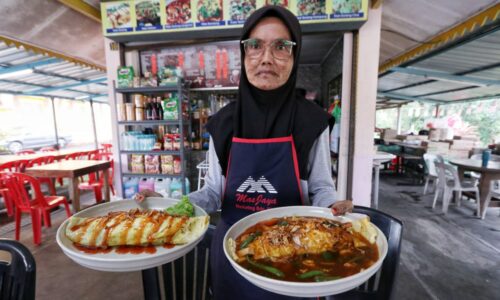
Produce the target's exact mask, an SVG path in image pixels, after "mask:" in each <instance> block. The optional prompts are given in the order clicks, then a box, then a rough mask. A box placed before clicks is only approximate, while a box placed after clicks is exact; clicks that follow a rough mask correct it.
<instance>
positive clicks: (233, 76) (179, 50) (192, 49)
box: [141, 42, 241, 88]
mask: <svg viewBox="0 0 500 300" xmlns="http://www.w3.org/2000/svg"><path fill="white" fill-rule="evenodd" d="M239 51H240V49H239V46H238V44H237V43H235V42H220V43H214V44H201V45H193V46H186V47H168V48H163V49H160V50H153V51H143V52H141V73H142V74H143V75H144V74H145V73H146V72H151V70H153V69H155V68H153V66H152V64H153V63H154V62H156V63H157V68H156V69H157V70H159V71H160V73H161V72H162V70H163V69H166V68H167V69H172V68H180V69H181V70H182V74H183V77H184V81H185V82H187V83H189V85H190V87H191V88H210V87H229V86H238V84H239V79H240V69H241V61H240V52H239ZM153 57H156V59H155V58H153Z"/></svg>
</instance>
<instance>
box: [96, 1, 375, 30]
mask: <svg viewBox="0 0 500 300" xmlns="http://www.w3.org/2000/svg"><path fill="white" fill-rule="evenodd" d="M265 5H279V6H282V7H285V8H287V9H288V10H290V11H291V12H292V13H293V14H295V15H296V16H297V19H299V22H300V23H301V24H320V23H335V22H357V21H366V19H367V12H368V0H127V1H123V0H122V1H114V2H103V3H101V11H102V19H103V22H102V23H103V32H104V35H105V36H116V35H134V34H144V33H168V32H179V31H180V32H182V31H193V30H214V29H224V28H235V27H242V26H243V24H244V23H245V20H246V19H247V18H248V17H249V16H250V15H251V14H252V13H253V12H254V11H255V10H257V9H259V8H260V7H263V6H265Z"/></svg>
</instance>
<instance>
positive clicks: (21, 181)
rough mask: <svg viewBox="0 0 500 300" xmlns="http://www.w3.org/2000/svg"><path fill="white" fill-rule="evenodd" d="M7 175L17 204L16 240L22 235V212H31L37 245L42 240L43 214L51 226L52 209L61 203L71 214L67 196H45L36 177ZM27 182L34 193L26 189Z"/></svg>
mask: <svg viewBox="0 0 500 300" xmlns="http://www.w3.org/2000/svg"><path fill="white" fill-rule="evenodd" d="M5 177H6V178H7V180H6V182H7V188H8V189H9V192H10V195H11V197H12V198H13V199H14V203H15V204H16V214H15V222H16V240H19V236H20V225H21V213H29V214H30V215H31V221H32V224H33V241H34V243H35V244H36V245H40V244H41V242H42V224H41V223H42V222H41V221H42V220H41V216H43V221H44V225H45V226H47V227H51V222H50V210H51V209H53V208H54V207H58V206H60V205H61V204H62V205H64V209H65V210H66V214H67V216H68V218H69V217H70V216H71V211H70V210H69V204H68V201H67V200H66V197H64V196H44V195H43V194H42V191H41V189H40V181H38V179H36V178H35V177H32V176H29V175H26V174H22V173H11V174H8V175H5V174H4V178H5ZM26 183H29V184H30V185H31V189H32V193H31V194H32V195H30V194H29V193H28V192H27V191H26V186H25V184H26Z"/></svg>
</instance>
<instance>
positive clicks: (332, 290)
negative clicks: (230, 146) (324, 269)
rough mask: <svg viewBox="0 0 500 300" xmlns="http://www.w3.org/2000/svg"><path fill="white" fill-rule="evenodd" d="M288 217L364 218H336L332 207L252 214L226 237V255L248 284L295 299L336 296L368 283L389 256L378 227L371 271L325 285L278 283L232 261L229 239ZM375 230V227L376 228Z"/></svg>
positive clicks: (345, 218)
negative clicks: (376, 251)
mask: <svg viewBox="0 0 500 300" xmlns="http://www.w3.org/2000/svg"><path fill="white" fill-rule="evenodd" d="M285 216H310V217H322V218H327V219H332V220H336V221H340V222H350V221H352V220H355V219H358V218H361V217H364V216H365V215H362V214H355V213H353V214H348V215H346V216H343V217H334V216H333V215H332V213H331V210H330V209H329V208H324V207H315V206H287V207H279V208H273V209H268V210H264V211H261V212H258V213H254V214H251V215H249V216H247V217H245V218H243V219H241V220H239V221H238V222H236V223H235V224H234V225H233V226H231V228H229V230H228V231H227V233H226V235H225V236H224V253H225V254H226V258H227V259H229V261H230V262H231V265H232V266H233V268H234V269H235V270H236V271H237V272H238V273H239V274H240V275H241V276H243V277H244V278H246V279H247V280H248V281H250V282H252V283H253V284H255V285H256V286H258V287H260V288H262V289H265V290H268V291H270V292H273V293H277V294H281V295H285V296H292V297H323V296H329V295H335V294H339V293H343V292H345V291H348V290H351V289H353V288H356V287H358V286H360V285H361V284H363V283H364V282H365V281H367V280H368V279H369V278H370V277H371V276H372V275H373V274H375V272H377V270H378V269H379V268H380V266H381V265H382V262H383V261H384V258H385V256H386V255H387V239H386V237H385V235H384V233H383V232H382V231H380V229H379V228H378V227H377V232H378V236H377V241H376V243H377V246H378V251H379V259H378V261H376V262H375V263H374V264H373V265H371V266H370V267H369V268H368V269H366V270H363V271H361V272H360V273H357V274H355V275H352V276H348V277H345V278H342V279H338V280H333V281H325V282H292V281H284V280H277V279H272V278H268V277H264V276H261V275H258V274H256V273H253V272H251V271H249V270H247V269H245V268H243V267H242V266H240V265H239V264H238V263H237V262H236V261H234V260H233V258H232V257H231V255H229V249H228V243H227V241H228V239H229V238H232V239H233V240H236V238H237V237H238V236H239V235H240V234H242V233H243V232H244V231H245V230H246V229H247V228H249V227H251V226H253V225H255V224H257V223H258V222H261V221H265V220H269V219H272V218H280V217H285ZM375 227H376V226H375Z"/></svg>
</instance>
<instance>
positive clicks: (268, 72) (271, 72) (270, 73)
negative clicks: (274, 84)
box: [257, 71, 278, 76]
mask: <svg viewBox="0 0 500 300" xmlns="http://www.w3.org/2000/svg"><path fill="white" fill-rule="evenodd" d="M257 76H278V74H276V72H273V71H259V72H257Z"/></svg>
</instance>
